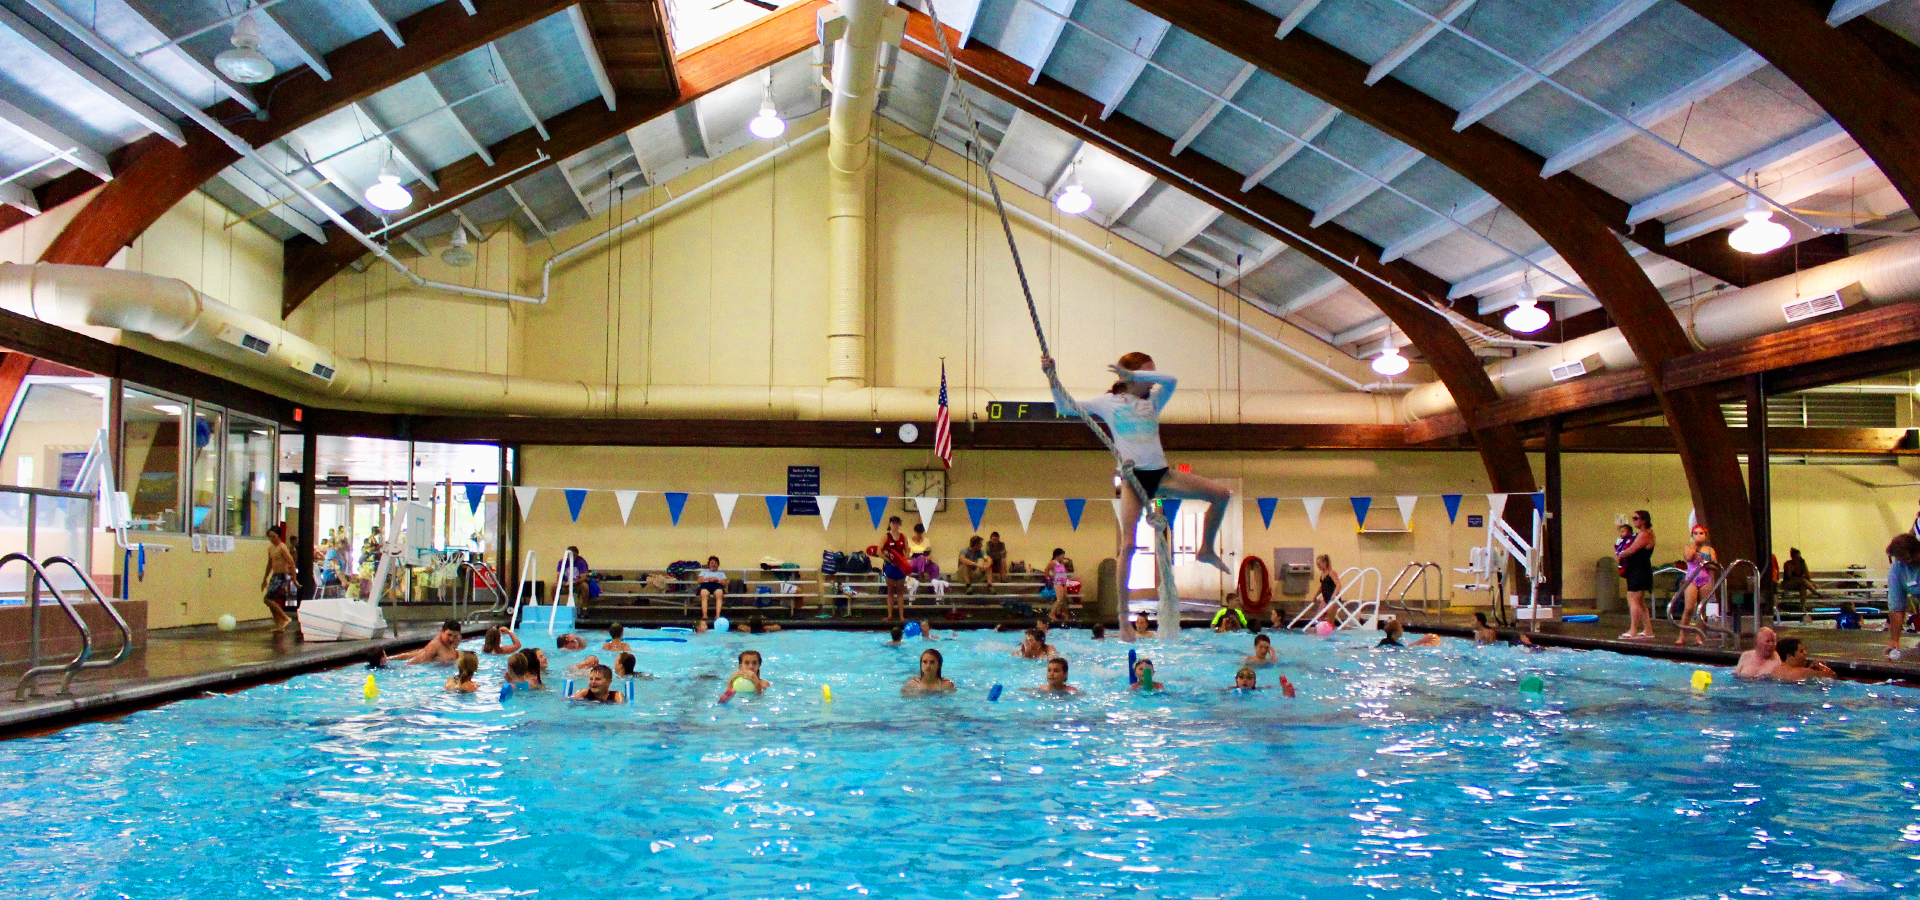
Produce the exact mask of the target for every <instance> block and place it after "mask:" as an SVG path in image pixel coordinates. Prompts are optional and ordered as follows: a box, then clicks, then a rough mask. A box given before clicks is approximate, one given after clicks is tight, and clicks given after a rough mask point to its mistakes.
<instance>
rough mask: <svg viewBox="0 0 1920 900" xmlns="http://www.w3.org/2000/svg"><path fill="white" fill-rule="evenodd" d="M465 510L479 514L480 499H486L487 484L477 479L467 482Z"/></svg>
mask: <svg viewBox="0 0 1920 900" xmlns="http://www.w3.org/2000/svg"><path fill="white" fill-rule="evenodd" d="M466 487H467V511H468V512H471V513H473V514H474V515H476V516H477V515H479V514H480V501H481V500H484V499H486V496H487V486H486V485H485V484H482V483H480V482H477V481H470V482H467V485H466Z"/></svg>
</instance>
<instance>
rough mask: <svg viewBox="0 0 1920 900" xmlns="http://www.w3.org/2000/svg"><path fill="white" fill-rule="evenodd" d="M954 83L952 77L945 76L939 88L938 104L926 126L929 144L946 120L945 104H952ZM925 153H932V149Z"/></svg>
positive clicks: (938, 133) (929, 148)
mask: <svg viewBox="0 0 1920 900" xmlns="http://www.w3.org/2000/svg"><path fill="white" fill-rule="evenodd" d="M954 81H955V79H954V78H953V76H951V75H949V76H946V77H945V79H944V82H945V83H944V84H943V85H942V86H941V88H940V102H939V103H938V104H935V106H934V107H933V119H932V121H930V122H929V123H928V124H927V140H928V141H929V142H931V141H933V139H934V138H936V137H939V135H940V123H942V122H945V121H946V120H947V104H949V103H952V102H953V87H954ZM927 152H928V153H932V152H933V148H932V147H928V148H927Z"/></svg>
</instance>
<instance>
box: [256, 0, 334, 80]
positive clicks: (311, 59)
mask: <svg viewBox="0 0 1920 900" xmlns="http://www.w3.org/2000/svg"><path fill="white" fill-rule="evenodd" d="M254 11H257V12H258V13H259V14H260V18H261V19H263V20H265V21H266V23H267V24H268V25H271V26H273V29H274V30H275V31H278V32H280V36H281V37H283V38H285V39H286V41H287V43H288V44H289V45H290V46H292V47H293V53H294V55H295V56H298V57H300V63H301V64H302V65H304V66H306V67H307V68H309V69H312V70H313V74H315V75H318V76H320V80H321V81H332V80H333V70H332V69H329V68H327V56H326V54H324V53H321V52H320V50H319V49H318V48H316V47H314V46H313V45H312V44H310V43H307V39H306V38H305V37H304V36H302V35H301V34H300V33H299V32H298V31H295V30H294V29H292V28H289V27H287V23H285V22H282V21H280V17H279V16H276V15H274V14H273V8H272V7H270V6H268V7H257V8H256V9H255V10H254Z"/></svg>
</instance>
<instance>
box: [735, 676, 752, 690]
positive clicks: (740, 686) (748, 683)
mask: <svg viewBox="0 0 1920 900" xmlns="http://www.w3.org/2000/svg"><path fill="white" fill-rule="evenodd" d="M733 689H734V691H736V692H739V691H751V690H753V679H751V678H748V677H747V676H745V675H742V676H740V677H739V678H735V679H734V680H733Z"/></svg>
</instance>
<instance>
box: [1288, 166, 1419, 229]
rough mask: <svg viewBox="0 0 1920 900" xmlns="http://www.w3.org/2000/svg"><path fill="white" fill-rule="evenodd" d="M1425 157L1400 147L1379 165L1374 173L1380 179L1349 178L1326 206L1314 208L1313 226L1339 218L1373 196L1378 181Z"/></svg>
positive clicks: (1401, 173) (1377, 187)
mask: <svg viewBox="0 0 1920 900" xmlns="http://www.w3.org/2000/svg"><path fill="white" fill-rule="evenodd" d="M1425 158H1426V157H1424V156H1422V155H1421V154H1420V151H1418V150H1415V149H1413V148H1412V147H1405V148H1402V149H1401V150H1400V152H1399V153H1397V154H1394V156H1393V158H1391V159H1389V160H1387V164H1386V165H1384V166H1382V167H1380V171H1379V172H1378V173H1377V175H1376V177H1378V178H1379V179H1380V181H1373V180H1370V179H1365V178H1353V179H1349V181H1348V184H1347V187H1346V188H1345V189H1344V190H1342V191H1341V192H1340V193H1338V194H1335V195H1334V198H1333V200H1331V201H1329V202H1328V203H1327V205H1326V206H1323V207H1321V208H1319V209H1317V210H1314V213H1313V224H1314V225H1315V226H1320V225H1325V224H1327V223H1328V222H1331V221H1333V220H1334V219H1337V218H1339V217H1340V215H1341V214H1342V213H1345V212H1346V211H1347V210H1350V209H1352V208H1354V207H1356V206H1359V205H1360V204H1362V203H1364V202H1366V199H1367V198H1368V197H1371V196H1373V195H1374V192H1376V191H1378V190H1380V182H1386V181H1392V180H1394V179H1395V178H1399V177H1400V176H1401V175H1403V174H1405V173H1406V171H1407V170H1408V169H1411V168H1413V164H1414V163H1417V162H1419V161H1420V160H1422V159H1425Z"/></svg>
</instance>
